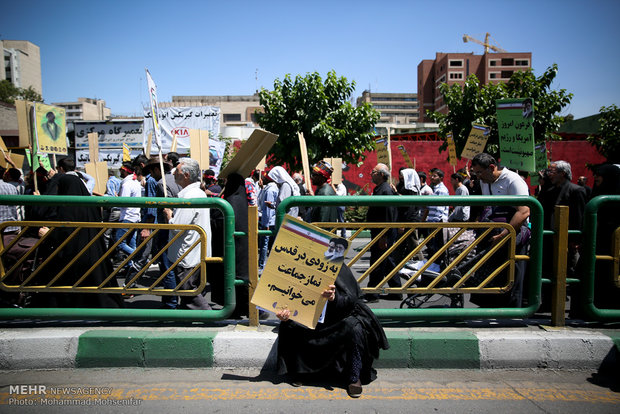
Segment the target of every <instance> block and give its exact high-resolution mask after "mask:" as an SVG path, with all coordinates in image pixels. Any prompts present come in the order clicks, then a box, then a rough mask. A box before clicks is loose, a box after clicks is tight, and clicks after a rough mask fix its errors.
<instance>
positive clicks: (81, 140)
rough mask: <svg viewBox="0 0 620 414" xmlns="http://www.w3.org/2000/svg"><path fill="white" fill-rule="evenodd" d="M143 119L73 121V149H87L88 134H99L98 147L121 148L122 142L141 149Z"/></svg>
mask: <svg viewBox="0 0 620 414" xmlns="http://www.w3.org/2000/svg"><path fill="white" fill-rule="evenodd" d="M142 124H143V121H115V122H106V121H100V122H96V121H95V122H81V121H75V122H74V124H73V125H74V130H75V149H76V150H78V149H88V134H90V133H92V132H96V133H97V134H99V148H100V149H101V148H117V149H119V150H122V149H123V143H126V144H127V145H129V147H131V148H140V149H142V145H143V135H142Z"/></svg>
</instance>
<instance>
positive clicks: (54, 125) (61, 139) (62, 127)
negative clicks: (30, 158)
mask: <svg viewBox="0 0 620 414" xmlns="http://www.w3.org/2000/svg"><path fill="white" fill-rule="evenodd" d="M34 107H35V121H36V138H37V143H38V151H39V152H43V153H46V154H60V155H66V154H67V128H66V123H65V119H66V116H65V109H64V108H59V107H57V106H51V105H45V104H42V103H37V104H35V106H34Z"/></svg>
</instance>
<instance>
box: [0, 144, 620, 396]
mask: <svg viewBox="0 0 620 414" xmlns="http://www.w3.org/2000/svg"><path fill="white" fill-rule="evenodd" d="M5 158H6V160H7V162H8V163H9V165H10V168H8V169H6V170H5V171H3V172H2V177H3V178H2V180H0V194H4V195H18V194H32V195H39V194H43V195H76V196H92V195H102V194H97V193H96V192H94V186H95V183H94V179H93V178H92V177H90V176H89V175H88V174H85V173H84V172H78V171H76V168H75V163H74V161H73V160H72V159H71V158H63V159H61V160H60V161H59V162H58V164H57V166H56V168H55V169H51V170H46V169H45V168H43V167H39V168H38V169H37V170H36V171H35V172H34V173H33V174H30V175H29V176H28V177H27V179H26V180H24V178H23V175H22V172H21V170H19V169H18V168H15V166H14V165H13V164H12V161H11V159H10V156H9V155H8V154H5ZM162 169H163V171H162ZM332 173H333V167H332V166H331V165H330V164H329V163H327V162H325V161H321V162H319V163H317V164H316V165H314V166H313V167H312V171H311V174H310V177H309V178H310V181H309V182H305V180H304V177H303V176H302V175H301V174H300V173H294V174H293V175H290V174H289V172H288V171H287V170H286V169H285V168H283V167H282V166H276V167H273V168H271V169H270V170H269V171H252V173H251V174H250V175H249V176H248V177H242V176H241V175H239V174H230V175H229V176H228V177H226V179H225V180H218V177H217V176H216V174H215V172H214V171H213V170H206V171H201V169H200V166H199V164H198V162H197V161H195V160H193V159H191V158H180V157H179V155H178V154H177V153H174V152H171V153H168V154H166V155H165V157H164V158H163V159H161V160H160V159H159V157H151V158H150V159H148V158H146V157H145V156H143V155H140V156H138V157H136V158H135V159H134V160H133V161H131V162H123V164H122V166H121V167H120V168H119V170H118V176H117V172H116V171H110V172H109V179H108V182H107V186H106V192H105V195H106V196H109V197H130V198H140V197H164V196H165V197H171V198H175V197H176V198H184V199H196V198H207V197H221V198H223V199H224V200H226V201H227V202H228V203H230V205H231V206H232V208H233V211H234V213H235V231H239V232H245V233H247V231H248V206H257V208H258V211H259V223H258V225H259V228H260V229H265V230H272V231H274V230H275V212H276V209H277V207H278V205H279V204H280V203H282V202H283V200H285V199H286V198H288V197H291V196H299V195H307V194H308V193H310V192H311V188H310V187H309V186H310V185H312V189H313V190H314V191H312V192H313V193H314V194H315V195H317V196H343V195H346V194H347V190H346V187H344V185H342V184H339V185H334V184H333V183H332V180H331V179H332ZM427 178H428V183H427ZM445 179H446V177H445V173H444V172H443V171H442V170H441V169H439V168H433V169H431V170H430V171H429V174H428V176H427V174H426V173H425V172H423V171H415V170H414V169H413V168H401V169H400V171H399V180H398V183H397V184H396V185H394V184H392V183H391V174H390V170H389V168H388V166H386V165H384V164H377V165H375V166H374V168H373V169H372V172H371V180H372V183H373V184H374V189H373V191H372V195H373V196H385V195H388V196H390V195H403V196H407V195H422V196H426V195H437V196H449V195H450V192H449V190H448V188H447V187H446V185H445V184H444V180H445ZM449 179H450V185H451V187H452V189H453V192H454V197H463V196H465V197H467V196H468V195H486V196H493V195H524V196H527V195H530V191H529V187H528V185H527V184H526V181H525V180H524V177H523V176H522V175H520V174H519V173H518V172H515V171H512V170H510V169H508V168H505V167H502V166H501V165H500V164H499V163H498V162H497V160H495V158H494V157H492V156H491V155H489V154H484V153H483V154H478V155H477V156H476V157H474V159H473V160H472V162H471V168H469V169H467V168H466V169H461V170H459V171H456V172H455V173H453V174H452V175H450V177H449ZM572 179H573V177H572V171H571V166H570V164H569V163H568V162H566V161H553V162H552V163H551V164H550V166H549V168H548V169H546V170H544V171H541V172H540V174H539V182H540V185H539V186H538V187H537V189H536V192H535V194H534V195H535V196H536V197H537V198H538V200H539V201H540V203H541V204H542V206H543V210H544V217H545V220H544V228H545V229H552V226H553V221H554V208H555V206H556V205H566V206H569V208H570V210H569V211H570V217H569V228H570V229H571V230H579V229H581V226H582V223H583V213H584V209H585V205H586V203H587V202H588V200H589V199H591V198H592V197H596V196H599V195H606V194H614V195H617V194H620V166H618V165H613V164H605V165H601V166H599V167H597V168H596V169H595V170H594V186H593V188H592V189H590V188H589V187H588V186H587V185H586V179H585V177H580V178H579V179H578V180H577V184H573V183H572ZM35 182H36V185H35ZM343 204H346V203H343ZM459 204H462V203H459ZM110 205H111V206H112V207H109V208H104V209H101V208H98V207H73V206H61V207H59V206H25V207H24V206H8V205H0V222H6V221H18V222H19V221H21V220H42V221H59V222H67V221H73V222H76V221H79V222H102V221H107V222H118V223H126V224H131V226H128V227H126V228H118V229H115V230H114V231H112V230H110V231H108V232H107V234H106V237H105V238H97V237H96V235H97V231H98V230H97V229H94V228H93V229H89V228H83V229H82V230H80V232H79V233H78V234H77V237H71V233H72V231H73V230H72V229H70V228H65V227H63V226H60V227H57V228H55V230H54V231H53V232H51V233H50V234H49V235H48V234H47V233H48V232H49V229H48V228H47V227H41V228H29V229H28V231H27V234H24V235H21V236H22V237H21V242H20V243H18V244H15V246H14V247H13V248H12V249H11V250H10V251H8V252H7V254H6V256H5V260H7V261H8V262H7V263H10V262H11V260H12V261H13V263H16V262H17V261H18V260H19V258H20V257H21V256H23V255H24V254H25V253H27V252H28V248H29V246H30V247H32V246H33V245H34V244H35V243H36V242H37V241H38V240H40V239H41V238H45V243H42V244H41V245H40V246H39V248H38V249H37V254H36V255H35V257H31V258H30V259H29V260H27V261H25V262H23V264H22V266H21V268H20V269H18V270H17V272H15V274H14V275H13V276H12V278H13V279H12V280H8V282H11V281H13V282H14V281H16V280H17V281H20V282H21V281H24V280H25V279H27V278H31V279H32V280H30V284H32V283H36V282H37V281H40V283H47V282H49V280H46V279H45V274H43V272H41V273H40V274H37V272H34V274H36V276H33V270H34V269H35V268H36V264H35V263H34V262H35V261H36V260H37V256H38V260H39V261H41V259H42V258H48V257H49V258H50V261H49V263H48V264H47V266H48V268H47V270H46V272H45V273H46V274H47V275H48V276H49V275H54V276H53V277H54V278H55V280H54V284H55V285H56V286H59V285H63V286H71V285H75V284H78V285H79V284H83V285H89V286H92V285H98V286H119V285H120V284H122V282H121V283H120V284H119V282H117V279H112V280H111V279H110V278H109V277H108V276H109V275H110V274H111V273H112V272H113V270H114V269H115V268H117V267H121V268H118V269H117V271H118V273H119V275H121V280H124V286H134V285H135V284H136V283H139V279H140V277H141V275H143V274H144V267H145V266H146V264H147V263H148V262H149V260H152V257H156V255H157V253H158V252H160V251H161V250H163V249H166V251H165V253H163V254H160V255H159V256H158V258H157V263H158V265H159V270H160V274H161V275H164V274H165V276H163V277H159V281H160V285H161V286H162V287H164V288H167V289H174V288H175V287H177V286H178V285H180V289H183V290H196V289H197V288H198V287H199V284H200V283H199V272H197V271H196V267H197V265H198V264H199V263H200V250H199V249H198V248H196V246H197V244H198V242H199V234H198V233H197V232H196V231H191V230H190V231H184V230H179V229H172V230H160V231H159V232H158V233H157V235H156V237H152V238H151V237H149V236H150V235H151V230H150V229H149V225H150V224H152V223H168V224H173V225H187V224H194V225H198V226H200V227H201V228H202V229H203V230H204V231H205V233H206V235H207V244H208V245H207V246H206V251H207V255H209V256H223V251H224V233H223V227H224V226H223V215H222V213H221V212H220V211H219V210H217V209H209V208H197V207H189V208H175V209H170V208H158V207H156V206H148V207H143V208H138V207H115V206H114V203H113V202H111V203H110ZM344 211H345V208H344V207H338V206H328V205H318V206H314V207H307V206H306V207H304V206H302V207H293V208H290V209H289V211H288V214H290V215H292V216H293V217H297V218H300V219H302V220H304V221H307V222H310V223H312V222H344V221H345V215H344ZM529 215H530V211H529V208H528V207H527V206H512V207H510V206H509V207H506V206H501V207H481V206H474V205H472V206H467V205H456V206H454V207H450V206H447V205H440V206H434V205H425V206H422V205H417V204H416V205H407V206H404V207H403V206H398V207H395V206H390V205H387V206H386V205H380V206H370V207H369V208H368V211H367V215H366V220H367V222H372V223H394V222H405V223H406V222H429V223H443V222H468V221H495V222H504V223H507V224H509V225H510V226H512V227H513V228H514V229H515V232H516V234H517V241H516V247H517V251H516V254H527V251H528V247H529V238H530V230H529V226H528V220H529ZM618 221H619V220H618V216H617V214H614V211H613V208H611V207H604V208H602V209H601V210H600V212H599V225H598V232H597V237H598V239H597V246H598V247H597V248H598V250H597V253H599V254H609V253H610V252H609V248H610V247H609V246H610V243H609V240H610V238H611V235H612V233H613V231H615V229H616V228H617V227H618V224H619V223H618ZM141 223H143V224H144V228H141V227H140V224H141ZM383 230H384V229H383V228H371V230H370V232H371V235H372V238H373V244H372V246H371V248H370V266H371V267H373V271H372V272H371V274H370V276H369V283H368V286H369V287H376V286H379V285H381V284H382V282H383V281H384V279H385V278H386V277H387V276H388V274H390V273H393V270H394V268H395V266H396V263H398V262H400V261H401V259H402V258H403V257H404V255H405V254H408V253H409V252H411V251H412V249H413V248H415V247H416V246H418V245H419V244H420V243H421V242H422V241H423V239H424V238H425V237H428V236H429V234H430V232H429V229H418V230H416V231H415V232H413V233H409V234H410V236H409V237H408V239H407V240H406V241H405V243H404V244H402V245H401V246H400V247H399V248H398V249H396V250H394V251H393V252H392V253H391V254H389V255H387V257H386V258H385V260H381V258H382V257H383V256H385V253H386V252H387V251H388V250H389V249H390V248H391V247H392V246H393V244H394V243H395V241H396V240H397V238H398V236H399V235H402V234H403V232H404V231H405V229H398V228H389V227H388V231H383ZM19 231H20V227H17V226H11V227H5V228H4V229H3V233H2V237H3V242H4V245H5V246H7V245H8V244H9V243H10V242H11V240H13V239H14V238H15V237H16V235H17V234H18V233H19ZM508 233H509V232H508V231H507V230H506V229H503V230H500V231H498V232H497V233H493V234H490V235H489V236H488V240H486V242H487V244H488V245H490V246H493V245H495V244H497V243H498V242H499V241H501V240H502V239H503V238H504V237H506V236H507V234H508ZM342 235H343V236H344V235H346V232H345V229H343V230H342ZM47 236H49V237H47ZM375 239H376V240H375ZM92 240H95V241H94V242H92ZM146 240H148V243H146V242H145V241H146ZM446 240H447V238H446V235H445V234H442V233H439V234H438V236H437V237H433V238H432V240H430V241H429V243H427V244H426V248H425V249H424V253H422V252H419V253H418V256H417V257H415V258H414V259H417V260H419V261H422V260H425V259H428V258H430V257H431V256H433V255H435V254H436V253H438V251H439V250H440V249H441V248H442V246H443V245H444V243H445V242H446ZM273 241H274V236H260V239H259V244H258V249H259V252H258V256H259V263H258V264H259V272H260V271H262V270H263V269H264V267H265V263H266V261H267V258H268V256H269V251H270V249H271V246H272V245H273ZM569 241H570V244H569V272H568V276H572V277H579V272H580V267H579V266H580V265H579V258H580V249H581V246H580V243H581V240H580V237H579V236H575V235H572V236H571V238H570V240H569ZM114 244H116V245H117V247H116V252H115V257H114V258H113V259H114V261H113V260H111V259H112V258H110V260H103V261H100V260H98V259H99V258H100V257H102V256H104V252H105V251H106V250H107V249H108V248H109V247H110V246H112V245H114ZM166 246H168V247H167V248H166ZM507 248H508V247H507V245H506V246H504V248H503V249H504V250H506V249H507ZM552 248H553V246H552V244H551V243H545V249H546V251H545V254H544V261H543V263H544V269H543V270H544V272H545V274H544V276H548V273H550V272H551V271H552V268H551V267H550V266H551V265H550V261H549V260H548V259H549V257H551V256H552V255H550V254H549V253H550V252H551V249H552ZM78 252H79V254H78ZM235 255H236V257H235V261H236V266H235V269H236V273H235V277H236V278H237V279H241V280H245V281H248V273H249V269H248V243H247V240H245V239H244V238H239V237H237V238H235ZM75 257H77V260H75V261H73V263H71V261H72V260H73V259H74V258H75ZM379 260H381V262H380V263H377V262H378V261H379ZM441 260H443V261H444V262H445V263H444V265H447V264H448V263H447V260H448V261H449V259H448V258H446V257H445V255H443V256H441V257H440V261H441ZM69 264H70V265H69ZM526 265H527V263H526V262H525V261H517V265H516V272H515V283H514V286H513V288H512V289H510V290H509V291H508V292H506V293H505V294H502V295H472V298H471V300H472V302H474V303H477V304H479V305H480V306H491V307H521V306H522V305H523V302H524V295H523V291H524V285H525V283H526V282H525V280H524V275H525V266H526ZM222 266H223V264H222V263H209V264H208V267H207V275H208V282H209V285H210V291H211V300H210V301H209V300H207V297H206V296H205V293H206V290H205V291H202V292H198V293H197V294H196V295H195V296H182V297H181V298H180V299H179V298H178V297H177V296H175V295H166V296H162V302H161V307H162V308H165V309H211V305H212V304H224V284H223V267H222ZM84 269H90V272H89V273H88V275H87V276H86V277H84V276H82V273H83V270H84ZM401 283H402V282H401V275H400V274H399V273H397V274H395V275H394V276H393V277H391V278H390V279H389V280H387V284H388V286H390V287H399V286H401ZM612 283H613V281H612V280H611V278H609V280H607V279H605V278H601V282H600V283H599V284H598V285H597V292H598V299H597V300H598V301H599V305H602V306H613V307H615V306H617V300H616V299H617V298H614V297H613V293H614V292H616V291H617V289H616V288H614V289H611V288H612V287H613V284H612ZM235 290H236V298H237V300H236V302H237V307H236V309H235V313H234V315H233V317H236V318H240V317H244V316H246V315H248V313H249V312H248V310H249V309H248V303H249V300H248V288H247V284H246V285H240V286H236V287H235ZM572 294H573V295H575V296H577V295H578V294H579V293H578V289H575V290H574V291H573V292H572ZM323 296H324V297H326V298H327V300H328V307H327V310H328V312H327V318H326V320H325V321H324V323H322V324H319V326H318V327H317V329H316V330H310V329H307V328H304V327H302V326H301V325H298V324H296V323H295V322H293V321H291V320H290V313H288V312H287V311H286V310H282V311H279V312H278V313H277V315H276V316H277V317H278V318H279V319H280V320H281V327H280V341H279V345H278V355H279V360H278V362H279V370H280V372H281V373H283V374H289V375H291V376H292V377H294V378H296V379H300V378H305V377H307V376H308V375H312V374H316V373H324V372H325V371H326V370H330V371H333V372H334V373H335V374H337V375H339V376H340V378H342V379H343V381H345V383H346V384H348V385H347V387H346V388H347V391H348V393H349V395H350V396H352V397H358V396H359V395H360V394H361V392H362V384H365V383H368V382H370V381H372V380H373V379H374V377H375V371H374V370H373V369H372V363H373V360H374V359H376V358H378V354H379V350H380V349H387V348H388V346H389V344H388V343H387V340H386V338H385V334H384V333H383V330H382V328H381V326H380V323H379V322H378V320H377V319H376V317H375V316H374V314H373V313H372V312H371V311H370V310H369V308H368V307H367V305H366V303H370V302H375V301H377V300H378V299H379V298H380V296H379V295H378V294H367V295H364V296H362V294H361V290H360V287H359V286H358V284H357V281H356V280H355V278H354V277H353V275H352V273H351V270H350V269H349V268H348V266H347V265H346V264H343V266H342V270H341V272H340V275H339V277H338V278H337V279H336V282H335V284H334V285H331V286H329V288H328V289H326V290H325V291H324V292H323ZM383 299H387V300H402V295H400V294H388V295H386V296H383ZM29 300H30V303H29V304H26V303H24V301H25V297H24V295H22V294H7V293H6V292H4V293H3V295H2V301H3V305H4V306H25V305H29V306H34V307H121V306H123V300H122V297H121V296H120V295H114V294H107V295H103V294H89V293H80V294H68V293H67V294H58V293H53V294H52V293H39V294H35V295H32V296H31V297H30V298H29ZM262 316H264V315H262ZM317 355H321V357H317Z"/></svg>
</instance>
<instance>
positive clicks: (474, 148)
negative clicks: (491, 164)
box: [461, 124, 489, 160]
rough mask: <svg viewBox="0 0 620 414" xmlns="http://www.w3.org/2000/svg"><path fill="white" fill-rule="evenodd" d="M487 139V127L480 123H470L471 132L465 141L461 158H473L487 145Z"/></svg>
mask: <svg viewBox="0 0 620 414" xmlns="http://www.w3.org/2000/svg"><path fill="white" fill-rule="evenodd" d="M488 139H489V127H488V126H486V125H481V124H471V132H470V133H469V136H468V137H467V142H465V147H464V148H463V152H462V153H461V157H462V158H468V159H470V160H473V159H474V157H475V156H476V155H478V154H480V153H481V152H484V148H485V147H486V145H487V140H488Z"/></svg>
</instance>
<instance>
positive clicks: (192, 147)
mask: <svg viewBox="0 0 620 414" xmlns="http://www.w3.org/2000/svg"><path fill="white" fill-rule="evenodd" d="M189 152H190V157H192V159H194V160H196V161H198V165H200V171H204V170H208V169H209V166H210V165H211V164H210V162H209V131H206V130H202V129H190V130H189Z"/></svg>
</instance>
